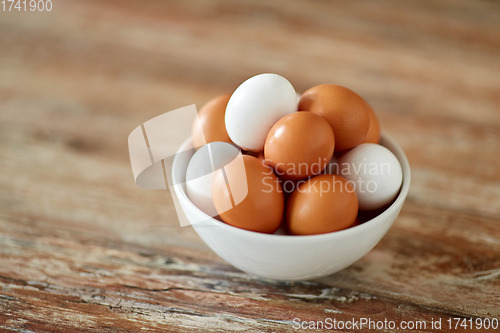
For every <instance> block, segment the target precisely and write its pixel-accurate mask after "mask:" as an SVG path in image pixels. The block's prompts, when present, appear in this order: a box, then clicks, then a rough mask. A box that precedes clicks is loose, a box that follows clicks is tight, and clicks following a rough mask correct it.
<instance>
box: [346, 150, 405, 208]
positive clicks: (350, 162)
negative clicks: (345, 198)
mask: <svg viewBox="0 0 500 333" xmlns="http://www.w3.org/2000/svg"><path fill="white" fill-rule="evenodd" d="M339 175H341V176H343V177H345V178H346V179H347V180H349V181H351V182H352V185H354V187H355V189H356V194H357V196H358V201H359V209H362V210H373V209H377V208H381V207H383V206H385V205H387V204H389V203H390V202H391V201H392V200H394V198H396V196H397V194H398V192H399V189H400V188H401V184H402V182H403V172H402V169H401V164H400V163H399V161H398V159H397V158H396V156H394V154H393V153H392V152H391V151H390V150H389V149H387V148H385V147H383V146H381V145H377V144H374V143H364V144H360V145H359V146H356V147H354V148H353V149H351V150H350V151H348V152H347V153H345V154H344V155H342V157H341V158H340V159H339Z"/></svg>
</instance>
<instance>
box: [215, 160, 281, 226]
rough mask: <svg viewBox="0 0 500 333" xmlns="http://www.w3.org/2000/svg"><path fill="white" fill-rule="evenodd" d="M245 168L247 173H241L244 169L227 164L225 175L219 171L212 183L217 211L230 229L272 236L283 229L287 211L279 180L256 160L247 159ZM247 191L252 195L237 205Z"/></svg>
mask: <svg viewBox="0 0 500 333" xmlns="http://www.w3.org/2000/svg"><path fill="white" fill-rule="evenodd" d="M243 164H244V172H241V171H242V170H239V169H238V168H239V167H240V166H239V165H238V164H237V163H229V164H227V165H226V166H225V167H224V172H225V175H224V174H223V172H222V169H219V170H218V171H216V173H215V175H214V179H213V182H212V198H213V202H214V206H215V209H216V210H217V212H218V213H219V216H220V217H221V218H222V220H223V221H224V222H225V223H227V224H229V225H232V226H235V227H238V228H241V229H246V230H251V231H257V232H262V233H270V234H272V233H274V232H275V231H276V230H277V229H278V227H279V226H280V224H281V221H282V219H283V213H284V209H285V200H284V197H283V191H282V189H281V185H280V182H279V179H278V177H276V175H275V174H274V172H273V170H272V169H271V168H270V167H269V166H266V165H265V164H264V163H263V162H262V161H261V160H260V159H258V158H256V157H253V156H249V155H243ZM225 176H226V177H225ZM245 176H246V180H245ZM225 178H227V183H226V179H225ZM244 187H247V188H248V192H247V193H246V196H244V198H243V200H241V201H240V202H237V200H236V199H235V196H234V195H235V193H245V192H246V191H245V190H246V189H245V188H244ZM233 203H234V204H233ZM228 205H229V206H228ZM227 207H232V208H229V209H227Z"/></svg>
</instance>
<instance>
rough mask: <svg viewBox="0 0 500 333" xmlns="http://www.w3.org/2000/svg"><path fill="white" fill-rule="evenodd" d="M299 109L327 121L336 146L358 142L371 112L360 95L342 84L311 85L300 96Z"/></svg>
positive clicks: (342, 148) (368, 124) (367, 125)
mask: <svg viewBox="0 0 500 333" xmlns="http://www.w3.org/2000/svg"><path fill="white" fill-rule="evenodd" d="M299 110H300V111H310V112H313V113H316V114H318V115H320V116H322V117H323V118H325V119H326V120H327V121H328V123H329V124H330V126H331V127H332V129H333V134H334V135H335V149H336V150H347V149H351V148H353V147H355V146H357V145H358V144H360V143H361V141H363V139H364V138H365V136H366V133H367V132H368V127H369V126H370V115H369V112H368V109H367V107H366V104H365V102H364V101H363V99H362V98H361V97H360V96H359V95H358V94H356V93H355V92H354V91H352V90H350V89H348V88H345V87H342V86H337V85H333V84H322V85H319V86H316V87H312V88H311V89H309V90H307V91H306V92H305V93H304V94H303V95H302V97H301V98H300V101H299Z"/></svg>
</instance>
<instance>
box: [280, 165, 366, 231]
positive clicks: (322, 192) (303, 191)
mask: <svg viewBox="0 0 500 333" xmlns="http://www.w3.org/2000/svg"><path fill="white" fill-rule="evenodd" d="M357 214H358V198H357V196H356V192H355V191H354V186H353V185H352V183H350V182H348V181H347V180H346V179H345V178H343V177H341V176H335V175H319V176H315V177H313V178H310V179H308V180H307V181H306V182H305V183H303V184H302V185H300V186H299V187H298V188H297V189H296V190H295V191H294V192H293V193H292V195H291V196H290V198H289V199H288V202H287V206H286V214H285V219H286V224H287V228H288V230H289V231H290V233H291V234H293V235H313V234H323V233H327V232H333V231H337V230H342V229H346V228H348V227H350V226H351V225H353V224H354V222H355V220H356V215H357Z"/></svg>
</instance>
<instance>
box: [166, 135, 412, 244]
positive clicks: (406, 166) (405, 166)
mask: <svg viewBox="0 0 500 333" xmlns="http://www.w3.org/2000/svg"><path fill="white" fill-rule="evenodd" d="M382 141H384V144H383V145H382V144H381V145H382V146H383V147H385V148H387V149H389V150H390V151H391V152H392V153H393V154H394V155H395V156H396V158H397V159H398V161H399V163H400V164H401V169H402V173H403V183H402V186H401V189H400V191H399V194H398V197H397V198H396V200H394V202H393V203H392V204H391V205H390V206H389V207H387V209H385V210H384V211H383V212H382V213H380V214H379V215H377V216H375V217H374V218H372V219H370V220H368V221H366V222H363V223H362V224H360V225H357V226H355V227H352V228H347V229H343V230H338V231H333V232H328V233H324V234H315V235H288V234H286V235H283V234H266V233H261V232H257V231H251V230H246V229H241V228H238V227H234V226H232V225H230V224H227V223H224V222H221V221H218V220H216V219H214V218H213V217H211V216H209V215H207V214H206V213H205V212H203V211H202V210H201V209H199V208H198V207H197V206H196V205H195V204H194V203H193V202H192V201H191V200H190V199H189V198H188V196H187V194H186V192H185V190H184V189H183V188H182V186H175V187H174V189H175V193H176V195H177V196H178V200H181V198H179V196H181V197H182V199H183V200H184V201H186V202H187V203H188V204H189V206H190V207H191V209H194V210H196V211H197V212H198V213H199V214H201V215H204V216H205V217H206V219H204V220H203V221H200V222H201V223H203V222H209V223H211V224H214V225H216V226H219V227H221V228H225V229H226V230H228V231H230V232H233V233H235V234H237V235H238V236H241V237H245V238H247V237H259V238H260V239H261V240H263V239H266V238H267V239H269V240H273V241H292V240H294V241H295V240H302V241H306V240H308V241H314V240H317V241H320V240H324V239H325V238H332V237H333V238H335V237H344V236H349V235H350V234H353V233H358V232H359V233H361V232H363V231H366V230H364V229H368V228H370V226H371V225H373V224H376V223H379V222H382V221H383V220H385V217H386V216H389V215H391V214H392V212H393V211H395V210H397V209H399V208H400V207H402V205H403V203H404V201H405V199H406V196H407V195H408V191H409V188H410V181H411V170H410V163H409V162H408V158H407V157H406V155H405V153H404V151H403V149H402V148H401V146H399V145H398V143H397V142H396V141H395V140H394V139H393V138H391V137H390V136H389V135H387V134H386V133H385V132H381V133H380V141H379V144H380V142H382ZM190 144H191V136H189V137H188V138H187V139H186V140H185V141H184V142H183V143H182V145H181V146H180V147H179V149H178V151H177V153H176V155H175V157H174V160H173V162H172V171H171V177H172V181H173V183H174V184H181V183H184V182H185V180H181V181H180V182H177V177H176V176H175V175H176V173H177V169H178V168H179V166H178V164H179V156H180V154H179V153H180V152H183V151H186V150H189V149H190V147H189V145H190ZM386 145H390V146H391V148H389V147H387V146H386ZM191 148H192V147H191ZM200 222H196V223H190V225H191V226H192V227H193V228H194V229H195V230H196V229H197V225H199V224H200Z"/></svg>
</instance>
